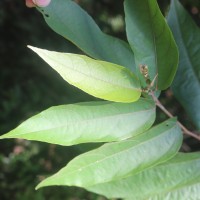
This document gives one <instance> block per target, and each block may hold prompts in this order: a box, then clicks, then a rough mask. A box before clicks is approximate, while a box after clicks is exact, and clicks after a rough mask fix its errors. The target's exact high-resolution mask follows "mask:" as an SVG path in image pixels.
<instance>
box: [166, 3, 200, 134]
mask: <svg viewBox="0 0 200 200" xmlns="http://www.w3.org/2000/svg"><path fill="white" fill-rule="evenodd" d="M168 23H169V26H170V27H171V29H172V32H173V34H174V37H175V39H176V42H177V45H178V48H179V52H180V58H179V59H180V61H179V68H178V71H177V74H176V76H175V79H174V82H173V84H172V90H173V92H174V95H175V96H176V98H177V99H178V100H179V102H180V103H181V104H182V106H183V107H184V108H185V110H186V111H187V113H188V115H189V116H190V118H191V119H192V121H193V122H194V124H195V125H196V127H197V128H198V129H199V130H200V112H199V111H200V29H199V27H197V25H196V24H195V23H194V21H193V20H192V18H191V17H190V16H189V14H188V13H187V11H186V10H185V9H184V8H183V6H182V5H181V4H180V3H179V2H178V0H173V1H172V3H171V7H170V11H169V14H168Z"/></svg>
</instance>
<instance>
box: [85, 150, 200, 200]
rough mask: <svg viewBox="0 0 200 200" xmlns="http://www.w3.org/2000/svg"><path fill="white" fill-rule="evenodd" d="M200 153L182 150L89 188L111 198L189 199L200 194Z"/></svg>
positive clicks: (196, 197) (146, 199) (138, 199)
mask: <svg viewBox="0 0 200 200" xmlns="http://www.w3.org/2000/svg"><path fill="white" fill-rule="evenodd" d="M199 168H200V153H199V152H198V153H187V154H186V153H179V154H177V155H176V156H175V157H174V158H172V159H171V160H168V161H167V162H165V163H163V164H160V165H157V166H155V167H153V168H150V169H147V170H145V171H143V172H141V173H139V174H136V175H135V174H134V175H130V176H129V177H127V178H124V179H121V180H118V181H113V182H109V183H105V184H99V185H96V186H94V187H91V188H88V189H89V190H90V191H93V192H96V193H100V194H103V195H105V196H107V197H108V198H113V197H115V198H116V197H118V198H119V197H120V198H123V199H127V200H144V199H145V200H160V199H162V200H177V199H181V200H188V199H198V198H199V196H200V170H199Z"/></svg>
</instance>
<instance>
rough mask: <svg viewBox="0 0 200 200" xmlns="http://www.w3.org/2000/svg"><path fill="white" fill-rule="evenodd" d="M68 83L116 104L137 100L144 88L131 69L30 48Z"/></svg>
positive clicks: (75, 55)
mask: <svg viewBox="0 0 200 200" xmlns="http://www.w3.org/2000/svg"><path fill="white" fill-rule="evenodd" d="M29 48H31V49H32V50H33V51H34V52H35V53H37V54H38V55H39V56H40V57H41V58H42V59H43V60H44V61H46V62H47V63H48V64H49V65H50V66H51V67H52V68H53V69H54V70H56V71H57V72H58V73H59V74H60V75H61V76H62V77H63V79H64V80H65V81H67V82H69V83H70V84H72V85H74V86H76V87H78V88H79V89H81V90H83V91H85V92H87V93H89V94H91V95H93V96H95V97H98V98H101V99H105V100H109V101H116V102H133V101H137V100H138V99H139V97H140V95H141V89H140V86H139V82H138V80H137V78H136V76H135V75H134V74H133V73H132V72H131V71H129V70H128V69H126V68H124V67H122V66H119V65H116V64H112V63H108V62H104V61H98V60H94V59H92V58H89V57H87V56H83V55H77V54H70V53H59V52H54V51H47V50H44V49H39V48H36V47H30V46H29Z"/></svg>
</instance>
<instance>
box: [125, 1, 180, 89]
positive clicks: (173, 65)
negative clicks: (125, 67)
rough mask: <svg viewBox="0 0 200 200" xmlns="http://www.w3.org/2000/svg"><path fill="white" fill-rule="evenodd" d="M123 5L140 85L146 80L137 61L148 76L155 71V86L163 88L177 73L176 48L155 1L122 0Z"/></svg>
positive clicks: (151, 76) (152, 76)
mask: <svg viewBox="0 0 200 200" xmlns="http://www.w3.org/2000/svg"><path fill="white" fill-rule="evenodd" d="M124 8H125V15H126V18H125V21H126V31H127V37H128V41H129V43H130V45H131V48H132V49H133V51H134V54H135V62H136V68H137V71H138V76H139V77H140V79H141V82H142V85H143V86H145V83H144V77H143V76H142V75H141V73H140V70H139V65H140V64H146V65H148V68H149V76H150V79H151V80H153V79H154V77H155V76H156V74H157V73H158V89H160V90H163V89H166V88H167V87H169V86H170V84H171V82H172V80H173V78H174V75H175V73H176V69H177V65H178V50H177V47H176V44H175V41H174V39H173V36H172V33H171V31H170V29H169V27H168V25H167V24H166V22H165V18H164V17H163V16H162V13H161V12H160V9H159V7H158V4H157V1H156V0H142V1H138V0H125V1H124Z"/></svg>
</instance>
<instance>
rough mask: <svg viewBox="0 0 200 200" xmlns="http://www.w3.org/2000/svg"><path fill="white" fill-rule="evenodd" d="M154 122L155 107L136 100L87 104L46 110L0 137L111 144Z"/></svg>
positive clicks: (140, 130) (62, 142) (61, 142)
mask: <svg viewBox="0 0 200 200" xmlns="http://www.w3.org/2000/svg"><path fill="white" fill-rule="evenodd" d="M154 120H155V104H154V103H153V102H152V101H151V100H147V99H140V100H139V101H137V102H134V103H126V104H124V103H112V102H106V101H102V102H88V103H78V104H72V105H61V106H55V107H52V108H50V109H47V110H45V111H43V112H41V113H39V114H38V115H36V116H34V117H31V118H30V119H28V120H26V121H25V122H23V123H22V124H21V125H19V126H18V127H17V128H15V129H14V130H12V131H10V132H9V133H7V134H5V135H3V136H0V139H5V138H22V139H28V140H36V141H42V142H48V143H53V144H59V145H66V146H69V145H74V144H79V143H86V142H111V141H119V140H124V139H126V138H130V137H132V136H135V135H138V134H139V133H142V132H144V131H145V130H147V129H148V128H150V127H151V125H152V124H153V122H154Z"/></svg>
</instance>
